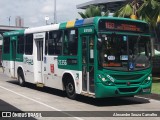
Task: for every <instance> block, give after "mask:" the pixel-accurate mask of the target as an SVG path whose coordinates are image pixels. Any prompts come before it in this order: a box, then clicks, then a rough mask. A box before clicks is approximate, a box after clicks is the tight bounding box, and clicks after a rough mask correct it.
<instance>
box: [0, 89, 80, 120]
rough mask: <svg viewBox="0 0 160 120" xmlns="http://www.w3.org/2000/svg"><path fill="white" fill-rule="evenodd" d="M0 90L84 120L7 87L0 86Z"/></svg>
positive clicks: (78, 119)
mask: <svg viewBox="0 0 160 120" xmlns="http://www.w3.org/2000/svg"><path fill="white" fill-rule="evenodd" d="M0 88H2V89H4V90H7V91H9V92H12V93H14V94H16V95H19V96H21V97H24V98H26V99H29V100H31V101H34V102H36V103H39V104H41V105H43V106H46V107H48V108H51V109H53V110H56V111H59V112H62V113H63V114H66V115H68V116H70V117H73V118H75V119H77V120H83V119H82V118H80V117H75V116H73V115H71V114H68V113H66V112H64V111H62V110H59V109H57V108H55V107H52V106H49V105H47V104H45V103H43V102H40V101H38V100H35V99H32V98H29V97H27V96H25V95H22V94H19V93H17V92H15V91H12V90H10V89H8V88H5V87H3V86H0Z"/></svg>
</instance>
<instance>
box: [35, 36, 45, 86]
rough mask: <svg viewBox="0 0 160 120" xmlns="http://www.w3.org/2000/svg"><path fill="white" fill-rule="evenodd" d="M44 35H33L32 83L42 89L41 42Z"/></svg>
mask: <svg viewBox="0 0 160 120" xmlns="http://www.w3.org/2000/svg"><path fill="white" fill-rule="evenodd" d="M44 35H45V34H44V33H37V34H34V41H35V42H34V43H35V44H34V46H35V49H34V57H33V59H34V74H35V75H34V81H35V82H36V83H37V86H39V87H42V86H43V84H44V81H43V70H42V68H43V41H44Z"/></svg>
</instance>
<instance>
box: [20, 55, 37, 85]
mask: <svg viewBox="0 0 160 120" xmlns="http://www.w3.org/2000/svg"><path fill="white" fill-rule="evenodd" d="M23 63H24V65H23V67H24V68H25V69H24V76H25V81H26V82H29V83H35V81H34V71H33V70H34V67H33V66H34V63H33V56H32V55H24V57H23Z"/></svg>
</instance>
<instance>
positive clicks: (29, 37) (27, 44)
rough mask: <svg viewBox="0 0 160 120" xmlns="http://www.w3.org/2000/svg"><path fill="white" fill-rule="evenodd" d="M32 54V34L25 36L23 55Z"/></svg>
mask: <svg viewBox="0 0 160 120" xmlns="http://www.w3.org/2000/svg"><path fill="white" fill-rule="evenodd" d="M32 53H33V34H28V35H26V40H25V54H27V55H32Z"/></svg>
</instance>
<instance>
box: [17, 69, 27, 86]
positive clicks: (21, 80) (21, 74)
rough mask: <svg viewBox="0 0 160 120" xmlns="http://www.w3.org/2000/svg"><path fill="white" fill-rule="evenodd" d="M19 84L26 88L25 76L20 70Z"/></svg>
mask: <svg viewBox="0 0 160 120" xmlns="http://www.w3.org/2000/svg"><path fill="white" fill-rule="evenodd" d="M18 83H19V85H20V86H22V87H24V86H25V80H24V74H23V71H22V70H20V71H19V72H18Z"/></svg>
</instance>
